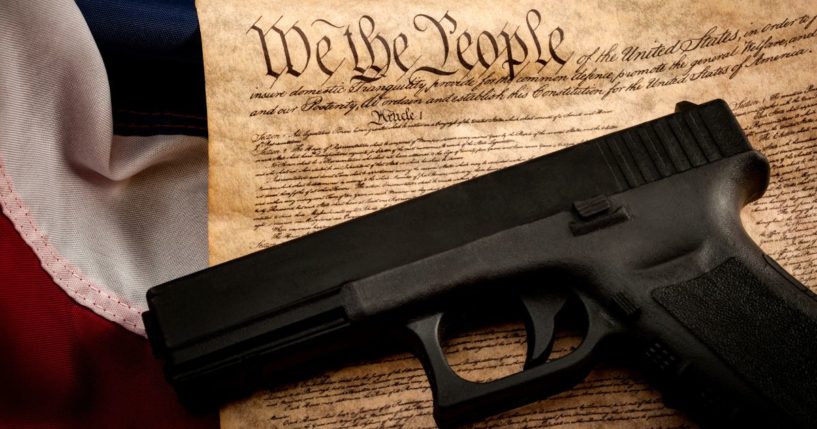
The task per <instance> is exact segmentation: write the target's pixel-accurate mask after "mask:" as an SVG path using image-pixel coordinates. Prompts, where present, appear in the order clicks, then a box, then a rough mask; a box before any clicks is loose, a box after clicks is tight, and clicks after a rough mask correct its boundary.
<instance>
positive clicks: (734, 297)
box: [652, 248, 817, 427]
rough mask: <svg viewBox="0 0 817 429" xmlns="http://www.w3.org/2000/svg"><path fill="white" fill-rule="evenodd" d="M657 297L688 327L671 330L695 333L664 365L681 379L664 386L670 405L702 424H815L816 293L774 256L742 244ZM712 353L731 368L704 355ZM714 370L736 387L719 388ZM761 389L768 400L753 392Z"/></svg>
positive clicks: (660, 291)
mask: <svg viewBox="0 0 817 429" xmlns="http://www.w3.org/2000/svg"><path fill="white" fill-rule="evenodd" d="M750 249H751V248H750ZM652 298H653V299H654V300H655V301H656V302H657V303H658V304H659V305H660V306H661V307H662V308H663V309H665V310H666V311H667V312H668V313H669V314H670V315H671V316H672V317H673V318H674V319H675V320H677V322H679V323H680V325H681V326H683V329H675V330H673V331H671V332H675V333H676V334H679V335H680V336H684V334H685V332H684V331H688V332H689V333H691V334H692V338H690V341H692V343H689V345H688V346H685V347H683V348H682V349H678V350H676V351H675V352H682V353H681V355H679V356H678V357H677V358H674V360H675V361H677V362H678V363H677V364H675V365H671V366H670V367H667V368H662V371H661V372H662V373H663V374H662V375H663V378H664V379H666V378H667V377H669V378H671V379H673V380H676V381H674V382H669V383H665V384H666V386H664V387H665V388H664V389H662V390H665V398H666V399H667V400H668V402H672V403H673V404H672V405H673V406H678V407H679V408H683V409H684V410H685V411H687V412H689V413H690V414H691V415H692V416H693V417H694V418H695V419H696V421H698V422H699V423H701V424H702V425H712V426H718V427H722V426H724V425H729V426H735V425H740V426H746V425H751V426H755V425H759V424H761V423H760V422H761V421H762V422H764V423H763V424H768V425H772V424H774V425H779V427H814V426H815V424H817V417H815V413H814V409H815V407H817V381H815V380H817V369H815V367H814V362H815V359H817V307H815V305H814V300H815V296H814V295H813V294H812V293H811V292H809V291H808V290H807V289H806V288H805V287H804V286H803V285H802V284H800V283H799V282H798V281H797V280H795V279H794V278H793V277H791V275H789V274H788V273H786V272H785V270H783V269H782V268H781V267H780V266H779V265H778V264H777V263H776V262H774V261H773V260H772V259H771V258H770V257H768V256H767V255H765V254H763V253H762V252H761V251H760V250H759V249H757V250H754V251H753V250H749V251H744V254H743V255H740V256H737V257H731V258H728V259H727V260H726V261H724V262H722V263H721V264H719V265H718V266H716V267H715V268H713V269H712V270H710V271H708V272H706V273H704V274H702V275H701V276H699V277H697V278H694V279H691V280H689V281H686V282H682V283H679V284H674V285H669V286H664V287H659V288H656V289H654V290H653V291H652ZM669 333H670V331H667V334H669ZM665 340H669V339H665ZM675 352H672V351H671V352H668V353H671V354H672V353H675ZM709 354H711V355H713V356H714V357H716V358H717V359H718V360H719V361H720V362H722V363H723V364H724V365H725V366H726V367H727V368H728V370H727V371H721V370H719V369H717V367H715V366H714V365H710V364H708V363H707V362H708V361H704V360H701V359H700V357H701V356H704V355H709ZM713 376H715V377H725V378H727V379H728V380H727V381H728V382H729V383H730V384H733V385H734V386H735V387H733V388H732V390H729V391H727V390H725V389H722V386H723V385H724V383H722V382H713V380H712V377H713ZM730 378H731V380H729V379H730ZM657 381H658V380H657ZM747 382H748V384H744V383H747ZM670 394H674V396H669V395H670ZM736 394H737V395H738V396H737V397H736V396H735V395H736ZM758 396H759V397H760V398H764V399H765V400H764V399H760V400H757V399H752V398H758ZM767 408H768V409H767ZM789 419H790V420H789Z"/></svg>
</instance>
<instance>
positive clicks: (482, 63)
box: [197, 0, 817, 428]
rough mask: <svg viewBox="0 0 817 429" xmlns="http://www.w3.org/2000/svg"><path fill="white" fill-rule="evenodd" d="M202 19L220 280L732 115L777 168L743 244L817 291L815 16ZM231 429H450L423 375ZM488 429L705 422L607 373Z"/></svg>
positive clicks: (632, 7) (352, 13)
mask: <svg viewBox="0 0 817 429" xmlns="http://www.w3.org/2000/svg"><path fill="white" fill-rule="evenodd" d="M197 6H198V9H199V15H200V20H201V27H202V38H203V46H204V55H205V68H206V78H207V103H208V118H209V124H210V224H209V227H210V260H211V263H218V262H223V261H225V260H228V259H232V258H235V257H238V256H241V255H243V254H246V253H249V252H252V251H255V250H258V249H261V248H264V247H267V246H270V245H274V244H277V243H280V242H283V241H286V240H289V239H291V238H295V237H298V236H300V235H303V234H305V233H308V232H311V231H315V230H317V229H320V228H323V227H327V226H329V225H332V224H335V223H338V222H341V221H343V220H347V219H351V218H354V217H356V216H359V215H362V214H365V213H368V212H371V211H373V210H376V209H379V208H383V207H386V206H388V205H391V204H394V203H396V202H399V201H402V200H405V199H407V198H411V197H414V196H418V195H421V194H424V193H427V192H429V191H432V190H434V189H438V188H440V187H443V186H446V185H450V184H453V183H457V182H459V181H462V180H466V179H469V178H472V177H475V176H478V175H481V174H485V173H487V172H489V171H493V170H495V169H497V168H501V167H505V166H509V165H512V164H514V163H517V162H520V161H523V160H526V159H529V158H531V157H534V156H538V155H542V154H546V153H548V152H551V151H553V150H556V149H558V148H560V147H564V146H568V145H571V144H575V143H578V142H581V141H583V140H586V139H589V138H592V137H595V136H598V135H601V134H605V133H608V132H610V131H612V130H615V129H618V128H621V127H626V126H629V125H634V124H636V123H639V122H642V121H645V120H649V119H652V118H654V117H657V116H662V115H665V114H667V113H669V112H671V111H672V109H673V107H674V104H675V102H677V101H679V100H689V101H693V102H703V101H707V100H709V99H712V98H723V99H725V100H727V101H728V102H729V103H730V105H731V106H732V108H733V110H734V111H735V113H736V114H737V115H738V118H739V120H740V122H741V124H742V125H743V126H744V128H745V130H746V132H747V135H748V136H749V138H750V140H751V142H752V144H753V145H754V146H755V147H756V148H758V149H760V150H761V151H763V152H764V154H765V155H766V156H767V157H768V158H769V160H770V161H771V163H772V171H773V177H772V183H771V185H770V188H769V190H768V191H767V195H766V196H765V197H764V198H763V199H762V200H761V201H759V202H757V203H755V204H754V205H752V206H751V207H750V208H749V209H748V210H746V211H744V213H743V215H744V220H745V223H746V226H747V228H748V229H749V230H750V233H751V234H752V236H753V237H754V238H755V240H756V241H757V242H758V243H760V245H761V247H763V248H764V250H766V251H767V252H768V253H769V254H771V255H772V256H773V257H775V258H776V259H777V260H778V261H779V262H780V263H781V264H782V265H783V266H784V267H785V268H786V269H788V270H789V271H790V272H791V273H792V274H794V275H795V276H796V277H798V278H799V279H801V280H802V281H803V282H804V283H805V284H806V285H808V286H810V287H811V288H815V287H817V272H815V262H816V261H817V257H816V256H815V254H816V253H815V252H817V250H815V249H817V234H816V233H815V229H817V228H816V227H817V225H815V222H817V211H816V210H815V203H816V202H817V148H816V146H817V76H815V74H814V70H817V54H815V52H814V49H815V46H817V43H815V42H817V21H816V20H815V17H816V16H817V6H815V5H814V4H813V3H812V2H809V1H792V2H786V3H774V4H772V3H768V2H761V1H750V2H741V3H740V4H739V5H738V4H736V3H733V2H715V3H713V4H709V5H702V4H697V3H694V4H693V3H690V2H680V1H677V2H658V1H655V2H635V3H634V2H626V1H607V2H594V3H588V4H584V5H572V4H567V3H566V4H561V3H542V2H533V1H513V2H510V1H509V2H497V1H471V2H456V3H451V4H447V5H440V4H439V2H431V1H414V2H406V3H394V2H388V3H384V2H354V3H348V2H338V1H334V2H333V1H325V2H323V1H321V2H319V1H310V2H302V3H299V4H298V5H297V6H290V7H286V8H281V7H280V3H279V2H273V1H270V0H252V1H242V2H232V3H226V2H219V1H213V0H199V1H198V2H197ZM523 344H524V338H523V335H522V333H521V331H520V330H519V329H510V328H508V327H501V328H496V329H494V330H491V331H488V332H483V333H481V334H474V335H470V336H466V337H464V338H461V339H459V340H457V341H454V344H453V345H452V346H451V347H452V348H451V349H450V350H449V352H450V353H451V356H450V358H451V361H452V362H454V363H455V365H458V367H459V371H460V372H461V373H463V374H464V375H468V374H469V373H475V372H478V373H479V375H474V376H475V377H496V376H499V375H500V374H501V373H503V372H502V371H507V370H508V368H513V367H514V365H516V368H517V370H518V367H519V365H520V363H521V361H522V359H523V354H522V353H521V352H519V350H523ZM474 350H478V351H476V352H474ZM514 350H515V352H514ZM565 351H567V349H565ZM222 423H223V425H224V426H226V427H262V426H267V427H287V428H299V427H303V428H306V427H431V426H433V420H432V419H431V417H430V392H429V390H428V388H427V384H426V382H425V378H424V375H423V374H422V370H421V368H420V366H419V364H418V363H417V362H416V361H415V360H413V359H411V358H410V357H409V356H408V355H406V356H392V357H389V358H386V359H385V360H384V361H382V362H376V363H361V364H360V365H359V366H356V367H352V368H347V369H344V370H341V371H336V372H328V373H326V374H324V375H322V376H320V377H318V378H315V379H312V380H307V381H304V382H302V383H298V384H295V385H290V386H285V387H281V388H278V389H276V390H274V391H269V392H259V393H258V394H256V395H255V396H253V397H252V398H250V399H248V400H246V401H243V402H239V403H236V404H234V405H231V406H229V407H226V408H225V409H224V410H223V412H222ZM480 425H482V426H484V427H497V426H518V427H528V426H536V427H566V426H570V427H602V426H603V427H636V426H642V427H687V426H690V425H691V424H690V423H689V422H688V421H687V420H686V419H685V418H684V417H683V416H682V415H680V414H679V413H677V412H675V411H673V410H669V409H666V408H665V407H664V406H663V405H662V403H661V401H660V396H659V395H658V394H657V393H655V392H654V391H652V390H651V389H649V388H648V387H647V386H645V385H644V383H643V382H641V381H639V379H638V376H637V375H635V374H630V373H627V372H623V371H622V370H619V369H614V368H606V367H602V368H600V369H598V370H597V371H595V372H593V373H592V374H591V376H590V377H589V378H588V379H587V380H586V381H585V382H583V383H582V384H580V385H579V386H578V387H577V388H575V389H573V390H571V391H569V392H565V393H563V394H560V395H557V396H556V397H553V398H550V399H547V400H543V401H541V402H538V403H536V404H533V405H530V406H527V407H524V408H521V409H518V410H514V411H511V412H508V413H505V414H503V415H501V416H498V417H496V418H494V419H492V420H490V421H488V422H484V423H481V424H480ZM480 425H477V426H480Z"/></svg>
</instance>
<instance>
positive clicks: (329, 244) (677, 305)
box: [143, 100, 817, 427]
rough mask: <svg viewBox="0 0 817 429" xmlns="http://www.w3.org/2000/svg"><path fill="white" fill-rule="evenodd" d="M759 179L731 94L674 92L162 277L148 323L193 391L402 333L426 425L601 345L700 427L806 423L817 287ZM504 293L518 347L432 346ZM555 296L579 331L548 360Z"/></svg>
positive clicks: (584, 364) (559, 371) (555, 377)
mask: <svg viewBox="0 0 817 429" xmlns="http://www.w3.org/2000/svg"><path fill="white" fill-rule="evenodd" d="M769 177H770V166H769V163H768V161H767V160H766V159H765V158H764V157H763V155H761V154H760V153H758V152H757V151H755V150H753V149H752V147H751V146H750V144H749V142H748V140H747V138H746V136H745V134H744V133H743V131H742V129H741V128H740V125H739V124H738V121H737V120H736V118H735V116H734V115H733V113H732V112H731V110H730V109H729V107H728V105H727V104H726V103H725V102H724V101H722V100H714V101H710V102H707V103H704V104H700V105H696V104H692V103H689V102H681V103H678V104H677V106H676V111H675V113H673V114H670V115H668V116H665V117H661V118H658V119H654V120H651V121H649V122H646V123H643V124H640V125H637V126H633V127H631V128H627V129H623V130H620V131H616V132H613V133H611V134H609V135H605V136H602V137H599V138H595V139H592V140H589V141H587V142H584V143H581V144H577V145H574V146H571V147H568V148H566V149H562V150H559V151H557V152H554V153H551V154H548V155H545V156H542V157H539V158H535V159H532V160H530V161H527V162H524V163H521V164H518V165H515V166H511V167H508V168H505V169H501V170H498V171H495V172H493V173H490V174H486V175H484V176H481V177H478V178H475V179H471V180H468V181H465V182H462V183H459V184H456V185H453V186H450V187H447V188H444V189H441V190H439V191H436V192H432V193H429V194H427V195H424V196H422V197H419V198H416V199H413V200H409V201H406V202H403V203H400V204H396V205H394V206H391V207H389V208H386V209H383V210H380V211H377V212H374V213H372V214H369V215H365V216H362V217H360V218H357V219H354V220H351V221H348V222H345V223H342V224H339V225H336V226H334V227H331V228H328V229H325V230H322V231H318V232H316V233H312V234H309V235H306V236H303V237H301V238H298V239H294V240H292V241H289V242H286V243H283V244H280V245H278V246H274V247H271V248H268V249H265V250H261V251H258V252H255V253H252V254H249V255H247V256H244V257H241V258H238V259H234V260H232V261H229V262H226V263H223V264H220V265H217V266H214V267H210V268H208V269H205V270H203V271H200V272H196V273H193V274H190V275H187V276H185V277H182V278H179V279H176V280H173V281H170V282H168V283H165V284H162V285H159V286H156V287H154V288H152V289H150V290H149V291H148V292H147V302H148V307H149V311H147V312H145V313H144V314H143V320H144V323H145V328H146V331H147V334H148V337H149V339H150V341H151V344H152V347H153V349H154V351H155V353H156V355H157V356H159V357H161V358H162V359H163V360H164V368H165V375H166V378H167V379H168V381H169V382H170V383H171V384H172V385H173V387H174V388H175V390H176V391H177V393H178V396H179V398H180V399H181V400H182V402H184V403H185V404H188V405H190V406H192V407H200V406H207V404H216V403H219V402H221V401H224V400H226V399H229V398H232V397H236V395H241V394H246V393H247V392H249V391H251V390H253V389H256V388H259V387H263V386H269V385H273V384H275V383H277V382H281V381H282V380H290V379H291V378H292V377H298V376H302V375H303V374H309V373H310V371H315V370H316V369H320V368H327V367H330V366H332V365H336V364H337V362H338V359H342V358H344V357H347V356H353V355H355V353H356V352H357V351H358V350H371V349H372V348H374V349H378V347H379V346H378V345H381V344H388V343H399V344H396V346H397V347H398V348H400V347H406V348H408V349H410V351H412V352H414V353H415V355H416V356H417V357H418V358H419V359H420V361H421V362H422V364H423V368H424V370H425V372H426V374H427V376H428V378H429V382H430V386H431V390H432V396H433V401H434V417H435V419H436V422H437V424H438V425H439V426H441V427H450V426H456V425H460V424H462V423H465V422H469V421H473V420H476V419H480V418H484V417H486V416H488V415H491V414H494V413H497V412H500V411H503V410H508V409H511V408H514V407H517V406H520V405H523V404H526V403H529V402H531V401H534V400H537V399H541V398H543V397H545V396H548V395H552V394H555V393H557V392H560V391H564V390H566V389H569V388H570V387H572V386H574V385H575V384H577V383H578V382H580V381H581V380H583V379H584V377H585V376H586V375H587V374H588V373H589V372H590V370H591V369H592V368H593V367H594V365H595V364H596V363H597V362H599V361H600V360H604V359H607V358H608V356H614V357H615V358H616V359H622V358H623V360H622V362H625V363H626V364H627V365H630V366H632V367H633V368H635V369H636V370H638V371H640V372H641V373H642V374H644V376H645V377H646V379H647V380H649V381H650V382H651V383H652V384H653V385H654V386H655V387H656V388H657V389H658V390H660V391H661V392H662V394H663V397H664V400H665V402H666V403H668V405H670V406H672V407H675V408H680V409H682V410H684V411H685V412H686V413H687V414H688V415H689V416H690V417H691V418H692V419H693V420H694V421H696V422H698V423H699V424H701V425H702V426H709V427H736V426H748V427H758V426H764V427H817V302H815V300H817V298H816V297H815V295H814V294H812V293H811V292H810V291H809V290H808V289H807V288H806V287H805V286H804V285H802V284H801V283H800V282H798V281H797V280H796V279H795V278H793V277H792V276H791V275H790V274H789V273H787V272H786V271H785V270H784V269H783V268H782V267H781V266H780V265H778V263H776V262H775V261H774V260H773V259H772V258H770V257H769V256H768V255H766V254H765V253H764V252H763V251H762V250H761V249H760V248H759V247H758V246H757V245H756V244H755V243H754V242H753V240H752V239H751V238H750V237H749V236H748V234H747V233H746V231H745V230H744V228H743V225H742V223H741V218H740V211H741V209H742V208H743V207H744V206H745V205H746V204H748V203H750V202H752V201H754V200H756V199H758V198H760V197H761V196H762V194H763V193H764V191H765V189H766V187H767V186H768V182H769ZM499 298H503V299H509V300H511V301H513V302H516V303H518V306H517V307H515V308H518V309H521V311H522V312H524V314H525V315H524V320H525V332H526V335H527V354H526V361H525V366H524V368H523V369H522V370H521V371H520V372H517V373H515V374H513V375H509V376H506V377H503V378H499V379H496V380H493V381H490V382H485V383H477V382H472V381H467V380H465V379H463V378H461V377H460V376H459V375H457V374H456V373H455V372H454V371H453V370H452V369H451V367H450V366H449V363H448V361H447V359H446V356H445V354H444V351H443V348H442V347H441V340H440V338H441V334H442V332H443V330H444V329H446V326H447V320H449V317H448V315H449V314H450V313H451V312H452V311H454V310H453V309H456V308H470V309H471V310H474V311H476V312H477V313H479V312H483V314H491V313H492V311H494V308H493V306H492V304H491V303H492V302H493V301H495V300H498V299H499ZM569 303H572V304H569ZM566 308H572V309H573V310H571V311H575V312H578V314H580V316H578V318H579V320H581V321H582V323H581V326H582V327H583V329H582V330H583V331H584V333H583V337H582V340H581V342H580V344H578V345H577V346H576V347H575V350H573V351H572V352H571V353H569V354H567V355H566V356H562V357H559V358H557V359H549V356H550V354H551V351H552V348H553V337H554V335H553V333H554V320H555V319H556V318H557V317H559V314H560V313H561V312H563V311H565V309H566ZM375 352H377V350H375Z"/></svg>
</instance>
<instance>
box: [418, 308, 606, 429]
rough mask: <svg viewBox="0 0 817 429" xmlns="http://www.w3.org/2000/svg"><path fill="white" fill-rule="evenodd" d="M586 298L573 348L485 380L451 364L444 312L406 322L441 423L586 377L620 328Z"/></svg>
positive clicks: (504, 407)
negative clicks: (580, 336) (583, 323)
mask: <svg viewBox="0 0 817 429" xmlns="http://www.w3.org/2000/svg"><path fill="white" fill-rule="evenodd" d="M582 302H583V303H584V305H585V306H586V310H587V313H586V314H587V316H588V324H587V326H588V332H587V336H586V337H585V338H584V340H583V341H582V343H581V345H579V347H578V348H577V349H576V350H575V351H573V352H572V353H570V354H568V355H566V356H564V357H561V358H559V359H556V360H553V361H550V362H544V361H545V359H546V357H547V355H544V356H543V357H538V362H540V363H536V364H530V361H529V362H528V363H527V364H526V366H525V369H524V370H523V371H521V372H518V373H516V374H512V375H510V376H507V377H504V378H500V379H498V380H493V381H490V382H487V383H476V382H472V381H468V380H465V379H463V378H461V377H460V376H459V375H457V374H456V373H455V372H454V370H453V369H452V368H451V367H450V366H449V364H448V360H447V359H446V356H445V354H444V352H443V349H442V346H441V343H440V331H441V323H442V319H443V313H436V314H433V315H431V316H427V317H424V318H421V319H417V320H414V321H412V322H410V323H409V324H408V325H407V327H408V329H409V331H410V332H411V333H412V334H413V337H414V339H415V340H416V344H417V347H416V348H415V350H416V351H415V355H416V356H417V357H418V358H419V359H420V361H421V362H422V363H423V368H424V369H425V371H426V374H427V376H428V378H429V382H430V384H431V390H432V393H433V396H434V418H435V420H436V421H437V424H438V425H439V426H440V427H451V426H456V425H460V424H462V423H465V422H467V421H471V420H476V419H479V418H483V417H486V416H489V415H492V414H495V413H498V412H501V411H505V410H508V409H511V408H514V407H518V406H520V405H523V404H526V403H530V402H533V401H535V400H538V399H542V398H544V397H545V396H548V395H551V394H554V393H558V392H561V391H564V390H566V389H569V388H570V387H572V386H574V385H575V384H577V383H578V382H580V381H581V380H583V379H584V378H585V377H586V376H587V374H588V373H589V372H590V370H591V369H592V367H593V365H594V364H595V362H596V359H595V357H596V354H597V352H598V350H599V346H600V345H601V344H602V343H603V342H604V340H605V339H606V338H608V337H609V336H610V335H611V334H613V333H617V332H619V327H618V325H616V324H615V323H614V322H612V320H611V319H610V318H608V317H606V315H605V314H604V312H603V311H602V309H601V308H598V307H597V306H596V305H595V304H594V303H593V302H592V301H589V300H585V299H582ZM529 308H530V307H529ZM551 333H552V331H551ZM549 342H550V341H548V343H549ZM545 349H548V351H549V347H547V346H546V347H544V348H541V349H537V350H540V351H544V350H545ZM528 356H531V352H530V349H529V353H528ZM534 357H535V356H534Z"/></svg>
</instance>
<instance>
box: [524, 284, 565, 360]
mask: <svg viewBox="0 0 817 429" xmlns="http://www.w3.org/2000/svg"><path fill="white" fill-rule="evenodd" d="M521 298H522V304H523V305H524V306H525V310H526V313H527V317H526V320H525V321H526V323H525V327H526V329H527V331H528V356H527V359H526V361H525V369H528V368H531V367H533V366H536V365H538V364H540V363H545V362H547V358H548V357H549V356H550V352H551V350H552V348H553V334H554V330H555V326H556V315H557V314H559V312H560V311H561V310H562V308H564V306H565V304H567V301H568V297H567V296H565V295H564V294H561V293H558V292H556V291H553V290H548V289H545V288H536V289H532V290H528V291H525V292H524V293H523V294H522V295H521Z"/></svg>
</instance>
